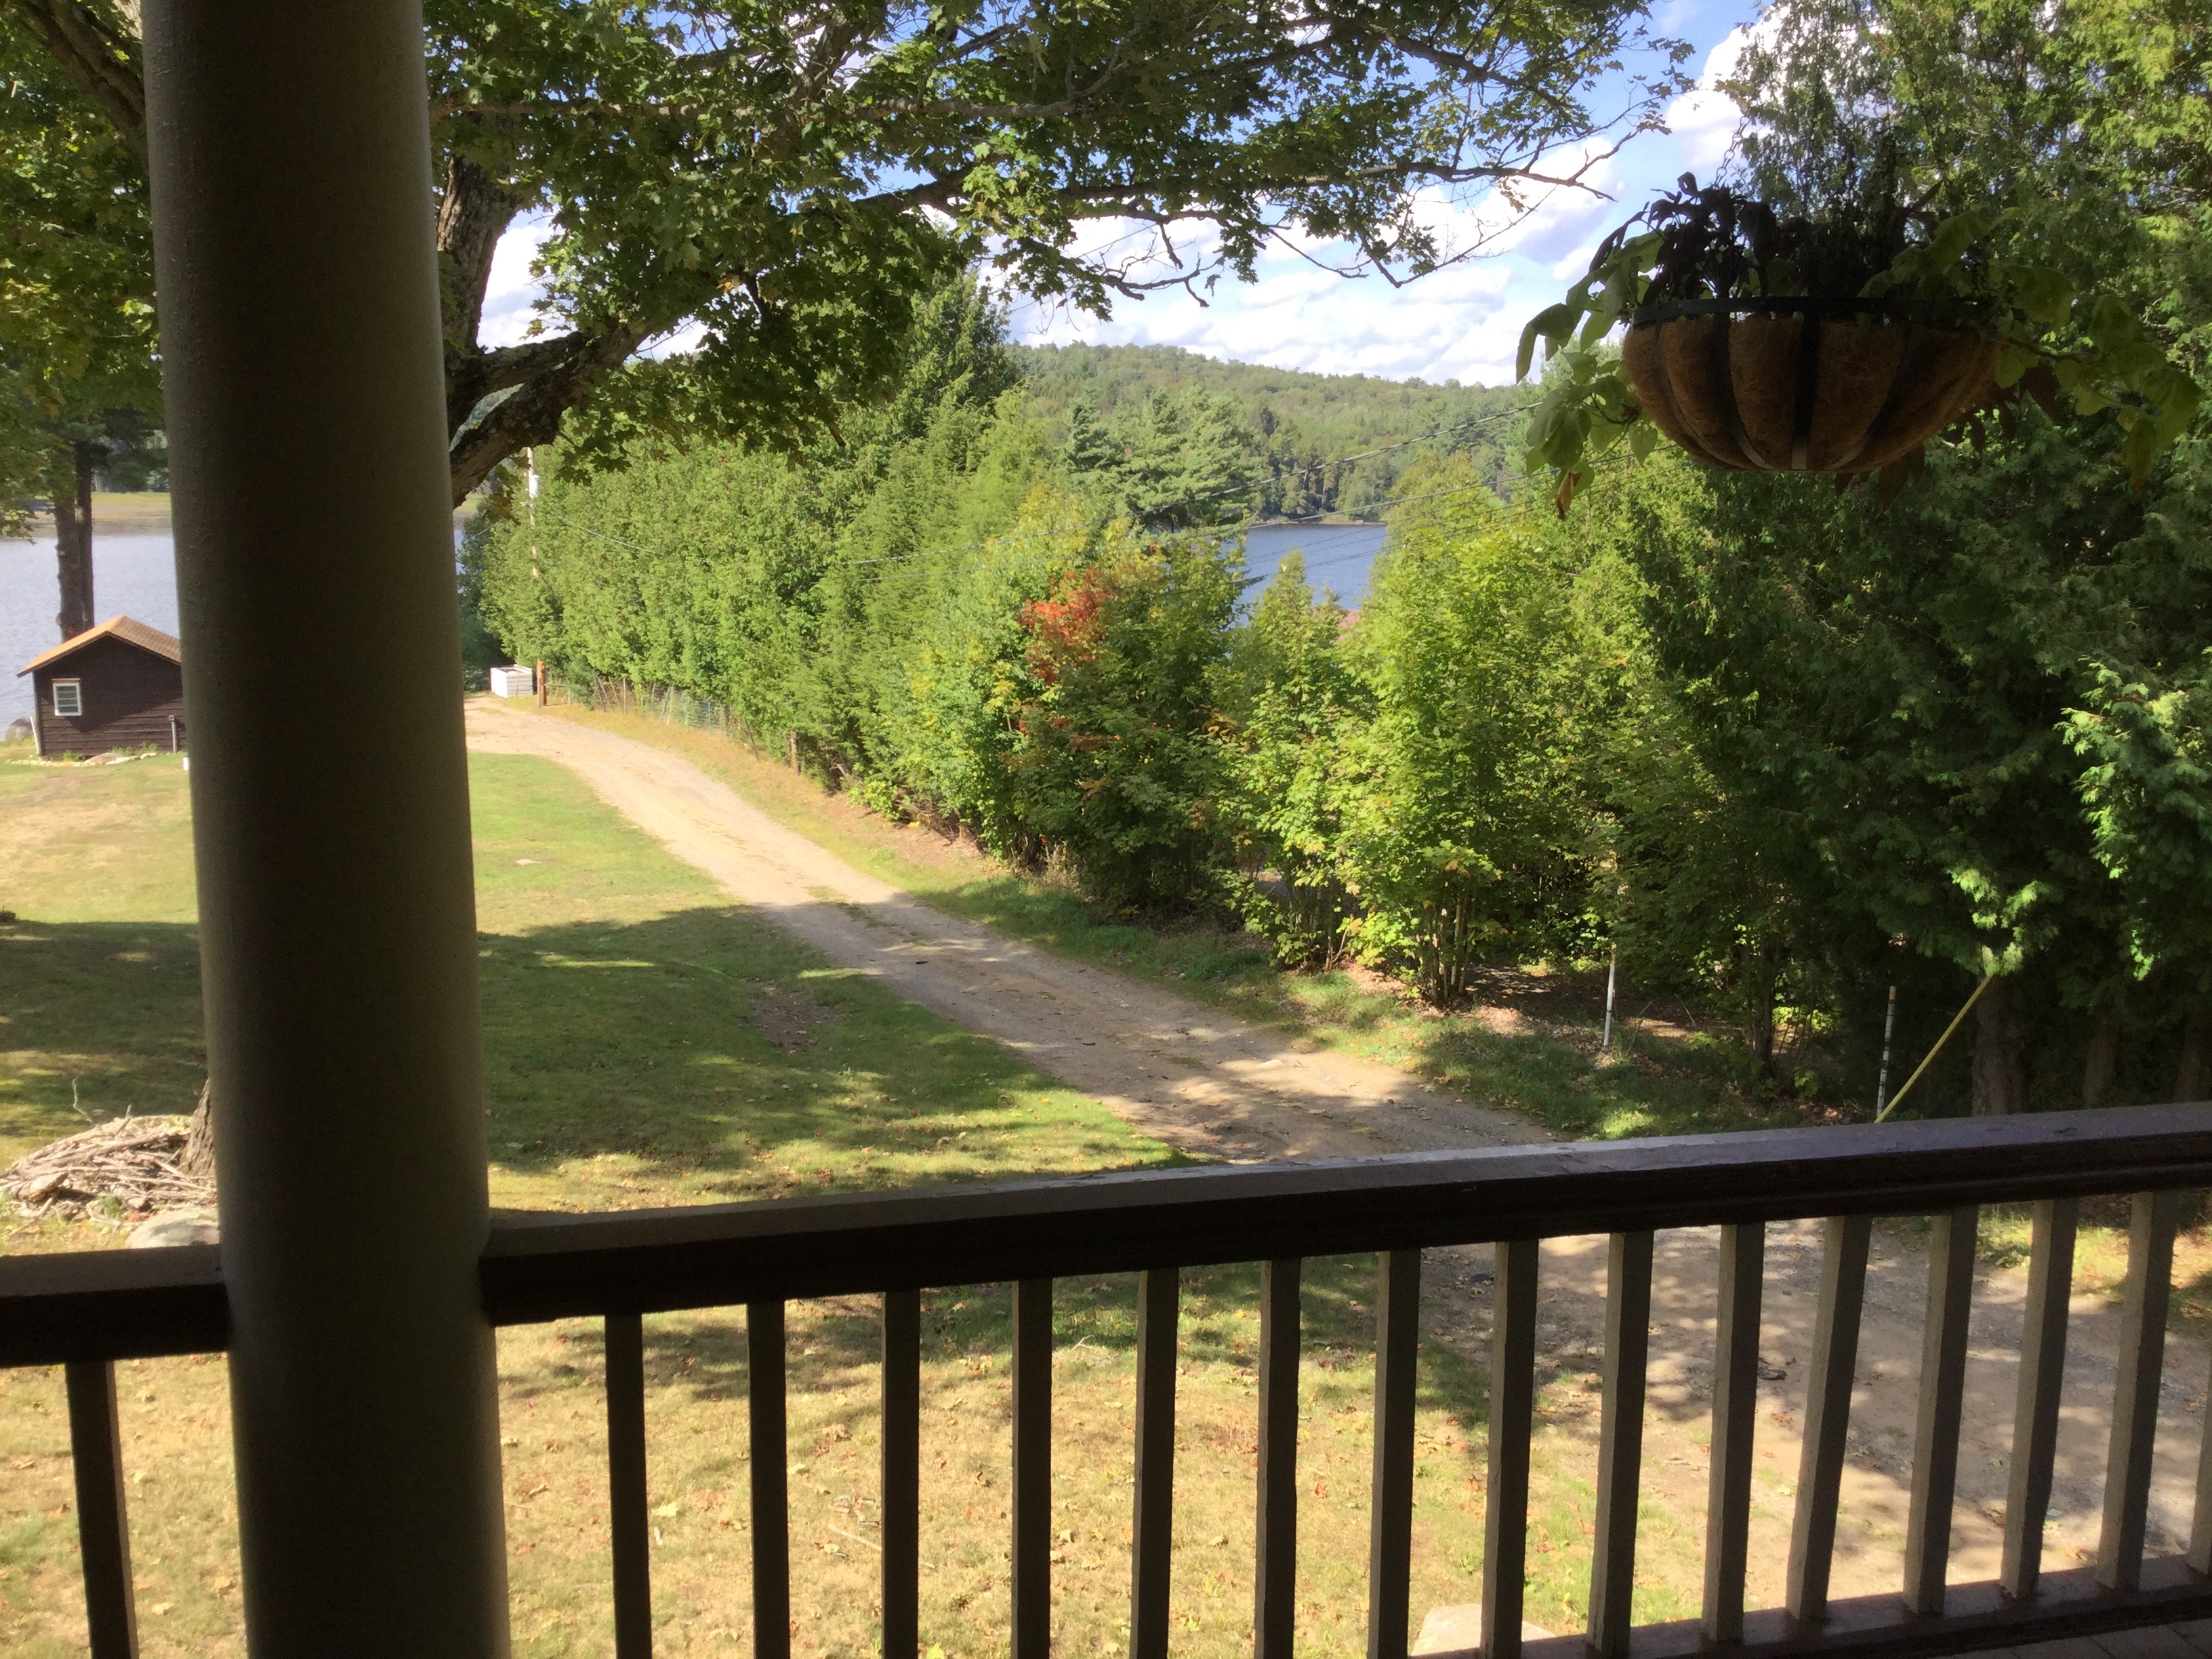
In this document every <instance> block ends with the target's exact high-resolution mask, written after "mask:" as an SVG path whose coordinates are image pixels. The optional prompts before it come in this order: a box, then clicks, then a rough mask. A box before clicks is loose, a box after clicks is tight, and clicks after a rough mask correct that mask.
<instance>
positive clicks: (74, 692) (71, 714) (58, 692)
mask: <svg viewBox="0 0 2212 1659" xmlns="http://www.w3.org/2000/svg"><path fill="white" fill-rule="evenodd" d="M81 686H82V682H80V681H77V680H56V681H55V682H54V713H55V714H58V715H60V716H61V718H62V719H64V720H75V719H76V718H77V716H79V715H80V714H83V713H84V694H83V692H82V689H81Z"/></svg>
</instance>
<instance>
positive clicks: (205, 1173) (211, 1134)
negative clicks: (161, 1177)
mask: <svg viewBox="0 0 2212 1659" xmlns="http://www.w3.org/2000/svg"><path fill="white" fill-rule="evenodd" d="M177 1167H178V1168H179V1169H180V1170H183V1171H184V1172H185V1174H186V1175H190V1176H200V1177H201V1178H202V1179H203V1180H205V1181H209V1182H212V1181H214V1179H215V1079H213V1078H210V1079H208V1080H207V1081H206V1082H204V1083H203V1084H201V1085H200V1103H199V1104H198V1105H197V1106H195V1107H194V1108H193V1109H192V1121H191V1124H190V1126H189V1127H187V1128H186V1129H185V1150H184V1152H182V1153H181V1154H179V1157H178V1158H177Z"/></svg>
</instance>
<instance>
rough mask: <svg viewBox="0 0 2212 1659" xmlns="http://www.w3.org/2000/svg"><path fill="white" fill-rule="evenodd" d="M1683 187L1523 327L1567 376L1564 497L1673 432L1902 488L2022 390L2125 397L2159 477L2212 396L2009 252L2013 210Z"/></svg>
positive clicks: (1721, 455)
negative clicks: (1804, 207)
mask: <svg viewBox="0 0 2212 1659" xmlns="http://www.w3.org/2000/svg"><path fill="white" fill-rule="evenodd" d="M1996 225H1997V220H1996V217H1995V216H1990V215H1984V214H1979V213H1962V214H1959V215H1957V216H1953V217H1950V218H1947V219H1940V220H1939V219H1936V218H1935V217H1934V216H1930V215H1928V214H1926V213H1924V212H1919V211H1915V210H1910V209H1907V208H1905V207H1902V206H1899V205H1897V204H1894V203H1877V204H1873V205H1871V206H1869V205H1866V204H1852V205H1851V206H1850V207H1848V208H1847V209H1845V210H1839V211H1838V212H1837V213H1836V214H1834V215H1832V216H1829V217H1827V218H1825V219H1807V218H1793V219H1783V218H1781V217H1780V216H1778V215H1777V214H1776V213H1775V212H1774V210H1772V209H1771V207H1769V206H1768V205H1767V204H1765V203H1763V202H1760V201H1758V200H1756V199H1755V198H1753V197H1746V196H1742V195H1739V194H1738V193H1736V192H1735V191H1732V190H1730V189H1729V188H1727V187H1726V186H1724V185H1710V186H1707V187H1705V188H1704V189H1700V188H1699V185H1698V182H1697V180H1696V179H1695V178H1694V177H1692V175H1691V174H1688V173H1684V174H1683V175H1682V178H1681V179H1680V189H1679V190H1677V191H1672V192H1670V193H1668V194H1666V195H1662V196H1661V197H1658V198H1657V199H1656V200H1655V201H1654V202H1653V203H1652V204H1650V206H1649V207H1647V208H1645V209H1644V211H1643V212H1641V213H1639V214H1638V215H1637V216H1635V217H1634V218H1632V219H1631V220H1630V221H1628V222H1627V223H1626V224H1624V225H1622V226H1620V228H1618V229H1616V230H1615V231H1614V232H1613V234H1611V235H1610V236H1608V237H1607V238H1606V240H1604V241H1603V242H1602V243H1601V244H1600V245H1599V246H1598V250H1597V252H1596V254H1595V256H1594V257H1593V258H1591V260H1590V266H1589V275H1588V276H1584V277H1583V279H1582V280H1581V281H1580V282H1578V283H1576V284H1575V285H1574V287H1573V288H1571V289H1569V290H1568V292H1567V296H1566V298H1565V300H1564V301H1561V302H1560V303H1559V304H1558V305H1555V306H1552V307H1547V309H1546V310H1544V311H1542V312H1541V313H1538V314H1537V315H1536V316H1535V317H1534V318H1532V319H1530V320H1529V323H1528V327H1527V329H1525V330H1524V331H1522V336H1521V349H1520V356H1519V360H1518V362H1517V363H1516V367H1515V375H1516V379H1518V380H1527V379H1528V374H1529V371H1530V369H1531V368H1532V367H1533V366H1534V361H1535V355H1536V347H1537V344H1538V343H1539V342H1540V341H1541V343H1542V344H1543V347H1544V358H1545V362H1546V364H1547V386H1546V389H1545V392H1544V396H1543V398H1542V399H1541V401H1540V402H1539V403H1538V404H1537V405H1536V407H1535V410H1534V412H1533V414H1532V415H1531V416H1530V420H1529V425H1528V469H1529V471H1532V472H1533V471H1538V470H1540V469H1542V468H1549V469H1551V470H1552V471H1553V474H1554V475H1555V477H1556V478H1557V480H1558V488H1557V491H1556V500H1557V501H1558V504H1559V510H1560V512H1562V513H1565V511H1566V508H1567V504H1568V503H1569V502H1570V501H1572V500H1573V499H1574V494H1575V491H1576V489H1577V488H1579V487H1580V485H1581V484H1582V483H1583V478H1584V476H1585V474H1586V473H1587V471H1588V469H1589V465H1590V464H1591V463H1592V462H1594V461H1595V460H1596V459H1598V458H1599V457H1600V456H1601V455H1603V454H1605V453H1607V451H1608V450H1610V449H1612V448H1613V447H1614V446H1615V445H1617V444H1623V443H1625V444H1626V446H1627V447H1628V451H1629V453H1630V454H1632V456H1635V457H1636V458H1638V459H1642V458H1643V457H1644V456H1645V455H1648V454H1649V453H1650V452H1651V451H1652V449H1653V448H1654V447H1656V445H1657V443H1658V441H1659V440H1660V438H1662V436H1663V437H1665V438H1666V439H1668V441H1671V442H1673V443H1674V444H1676V445H1678V446H1679V447H1681V448H1682V449H1684V450H1686V452H1688V453H1690V454H1691V455H1692V456H1694V457H1695V458H1696V459H1699V460H1700V461H1703V462H1705V464H1706V465H1711V466H1720V467H1727V468H1729V469H1731V470H1735V471H1758V472H1825V473H1831V474H1834V475H1837V476H1838V479H1839V481H1844V480H1848V479H1850V478H1853V477H1859V476H1862V475H1864V474H1867V473H1871V472H1879V473H1881V490H1882V498H1883V500H1884V501H1887V500H1889V499H1891V498H1892V497H1893V496H1894V495H1895V494H1896V493H1897V491H1898V489H1900V488H1902V487H1903V485H1904V484H1905V482H1907V481H1908V480H1909V479H1910V477H1911V476H1912V474H1913V473H1914V472H1915V471H1917V470H1918V468H1919V465H1920V462H1921V459H1922V454H1923V446H1924V445H1925V444H1926V442H1927V441H1928V440H1929V438H1930V437H1932V436H1934V435H1936V434H1937V433H1939V432H1943V431H1946V430H1948V429H1951V428H1960V427H1964V428H1966V430H1968V431H1969V432H1970V433H1971V435H1973V436H1975V437H1976V438H1977V440H1978V439H1979V438H1980V436H1981V428H1980V427H1979V425H1978V421H1979V417H1980V416H1981V415H1982V414H1983V412H1984V411H1989V412H1992V413H1994V414H1995V415H1996V416H1997V417H1998V418H1999V420H2000V421H2001V422H2003V423H2004V424H2005V426H2006V427H2007V428H2008V429H2009V428H2010V424H2011V422H2012V418H2013V413H2014V410H2015V407H2016V406H2017V403H2018V400H2019V398H2020V397H2021V395H2022V394H2027V395H2032V396H2033V397H2035V398H2037V399H2038V401H2039V403H2041V404H2043V405H2044V407H2045V409H2046V410H2051V412H2053V413H2055V412H2056V410H2057V398H2058V396H2059V395H2060V394H2062V393H2063V394H2066V395H2069V396H2070V397H2071V398H2072V399H2073V402H2074V406H2075V410H2076V411H2077V412H2078V413H2081V414H2089V413H2092V412H2093V411H2095V410H2100V409H2112V410H2115V411H2116V413H2117V416H2118V419H2119V421H2120V422H2121V424H2122V425H2123V427H2124V428H2125V429H2126V432H2127V437H2126V440H2125V442H2124V445H2123V447H2122V451H2121V459H2123V460H2124V462H2125V463H2126V465H2127V466H2128V469H2129V471H2130V474H2131V475H2132V476H2133V477H2134V478H2135V481H2136V486H2137V487H2138V488H2141V486H2142V483H2143V481H2144V479H2145V478H2146V477H2148V474H2149V471H2150V466H2151V463H2152V462H2153V461H2154V459H2156V458H2157V456H2158V454H2159V453H2160V451H2161V450H2163V449H2164V448H2165V447H2166V446H2167V445H2169V444H2171V443H2172V442H2173V441H2174V440H2175V439H2177V438H2179V436H2180V435H2181V434H2182V433H2183V431H2184V430H2185V428H2187V426H2188V424H2189V422H2190V420H2191V417H2192V416H2194V415H2195V414H2196V412H2197V405H2198V404H2199V402H2200V401H2201V398H2202V394H2201V393H2200V392H2199V390H2198V388H2197V385H2196V383H2195V382H2194V381H2192V380H2191V379H2190V378H2189V377H2188V375H2186V374H2184V373H2183V372H2182V371H2181V370H2180V369H2179V368H2176V367H2175V366H2174V364H2173V363H2172V362H2171V361H2170V360H2169V359H2168V358H2167V356H2166V354H2165V352H2164V351H2163V350H2161V349H2160V348H2159V346H2158V344H2157V343H2155V342H2154V340H2153V339H2151V338H2150V337H2149V336H2148V335H2147V334H2146V333H2145V331H2143V329H2142V326H2141V325H2139V324H2138V323H2137V322H2136V319H2135V317H2134V315H2133V314H2132V313H2130V311H2129V309H2128V307H2126V305H2125V304H2124V303H2123V302H2122V301H2119V300H2118V298H2116V297H2114V296H2112V295H2077V294H2075V291H2074V287H2073V284H2072V283H2070V282H2069V281H2068V280H2067V278H2066V277H2065V276H2063V275H2062V274H2061V273H2059V272H2057V271H2055V270H2048V269H2045V268H2043V267H2041V266H2033V265H2027V264H2014V263H2009V262H2007V261H2004V260H2000V259H1996V258H1990V256H1989V255H1988V253H1987V251H1986V248H1985V246H1984V245H1985V243H1986V241H1987V239H1988V237H1989V234H1990V232H1991V231H1992V230H1993V229H1995V228H1996ZM1623 323H1626V325H1627V331H1626V336H1625V337H1624V338H1623V339H1622V341H1621V343H1620V349H1619V350H1618V352H1617V353H1616V352H1615V351H1613V349H1611V348H1609V347H1608V346H1607V343H1606V342H1607V337H1608V336H1610V335H1611V334H1612V332H1613V330H1614V329H1615V328H1616V327H1617V326H1619V325H1621V324H1623Z"/></svg>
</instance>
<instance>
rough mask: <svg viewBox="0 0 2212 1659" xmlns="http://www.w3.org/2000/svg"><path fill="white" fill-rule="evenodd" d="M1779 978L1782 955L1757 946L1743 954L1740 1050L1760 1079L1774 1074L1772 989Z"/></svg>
mask: <svg viewBox="0 0 2212 1659" xmlns="http://www.w3.org/2000/svg"><path fill="white" fill-rule="evenodd" d="M1781 977H1782V953H1781V952H1780V951H1777V950H1775V949H1774V948H1773V947H1772V946H1771V945H1760V946H1758V947H1756V948H1754V949H1752V950H1749V951H1746V952H1745V953H1744V963H1743V1001H1744V1008H1743V1046H1744V1048H1746V1049H1747V1051H1748V1052H1749V1054H1750V1055H1751V1063H1752V1066H1753V1070H1754V1071H1755V1072H1756V1073H1757V1074H1758V1075H1759V1076H1760V1077H1771V1076H1772V1075H1773V1073H1774V987H1775V986H1776V984H1777V983H1778V981H1780V979H1781Z"/></svg>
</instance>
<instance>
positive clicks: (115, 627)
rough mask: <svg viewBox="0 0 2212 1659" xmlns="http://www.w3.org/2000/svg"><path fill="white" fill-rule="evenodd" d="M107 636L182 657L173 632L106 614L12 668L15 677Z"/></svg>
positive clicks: (178, 660) (159, 653)
mask: <svg viewBox="0 0 2212 1659" xmlns="http://www.w3.org/2000/svg"><path fill="white" fill-rule="evenodd" d="M109 638H113V639H118V640H121V641H124V642H125V643H126V644H129V645H135V646H137V647H138V648H139V649H140V650H142V651H150V652H152V653H154V654H155V656H157V657H167V659H169V660H170V661H171V662H173V663H176V664H178V665H179V666H181V665H183V663H184V660H185V647H184V646H183V644H182V643H181V642H180V641H179V640H178V639H177V637H176V636H175V635H173V634H164V633H163V632H162V631H161V629H158V628H149V627H147V626H146V624H145V623H142V622H139V621H137V620H136V619H135V618H132V617H109V618H108V619H107V620H106V622H104V623H100V625H99V626H98V627H97V628H88V629H85V630H84V632H83V633H82V634H79V635H77V636H76V638H74V639H68V640H64V641H62V642H61V643H60V644H59V645H58V646H56V647H54V648H53V649H52V650H51V651H42V652H40V653H39V654H38V655H37V656H35V657H33V658H32V659H31V660H30V661H28V662H27V663H25V664H24V665H22V666H21V668H19V669H17V670H16V671H15V678H17V679H19V680H20V679H21V678H23V676H24V675H26V674H27V673H29V672H31V671H32V670H33V669H38V668H44V667H46V666H47V665H49V664H51V663H57V662H59V661H60V660H61V659H63V658H64V657H66V656H68V655H70V653H72V652H76V651H82V650H83V649H84V647H86V646H88V645H90V644H91V643H92V642H93V641H94V640H100V639H109Z"/></svg>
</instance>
